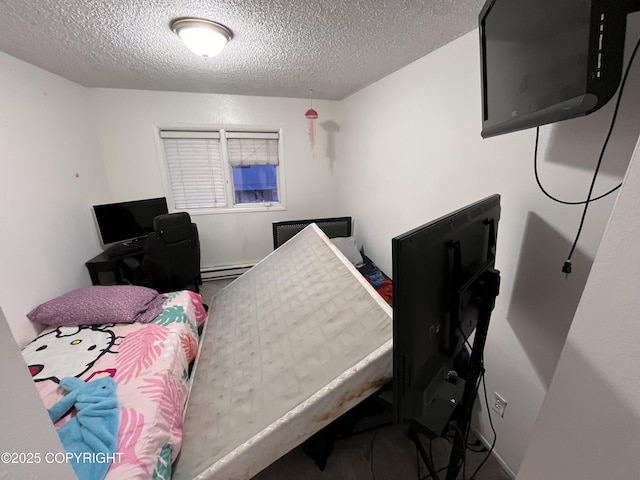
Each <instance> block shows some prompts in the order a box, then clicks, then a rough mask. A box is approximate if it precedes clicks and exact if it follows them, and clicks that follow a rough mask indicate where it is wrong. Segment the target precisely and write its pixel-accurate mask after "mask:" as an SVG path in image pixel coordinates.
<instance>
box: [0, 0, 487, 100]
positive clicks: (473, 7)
mask: <svg viewBox="0 0 640 480" xmlns="http://www.w3.org/2000/svg"><path fill="white" fill-rule="evenodd" d="M483 3H484V0H422V1H420V0H382V1H377V0H319V1H312V0H307V1H304V0H290V1H286V0H111V1H110V0H104V1H98V0H55V1H54V0H0V51H3V52H5V53H8V54H9V55H12V56H14V57H17V58H20V59H22V60H24V61H26V62H29V63H31V64H33V65H36V66H38V67H41V68H43V69H45V70H48V71H50V72H53V73H56V74H58V75H60V76H62V77H65V78H67V79H69V80H72V81H74V82H77V83H79V84H81V85H84V86H88V87H106V88H132V89H144V90H169V91H184V92H202V93H227V94H241V95H266V96H279V97H308V96H309V89H313V96H314V98H321V99H332V100H337V99H342V98H344V97H346V96H348V95H350V94H352V93H354V92H356V91H358V90H360V89H362V88H364V87H365V86H367V85H369V84H371V83H373V82H375V81H376V80H379V79H380V78H382V77H384V76H386V75H388V74H389V73H391V72H393V71H395V70H398V69H399V68H401V67H403V66H405V65H407V64H409V63H411V62H412V61H414V60H416V59H418V58H420V57H422V56H424V55H426V54H427V53H429V52H431V51H433V50H435V49H436V48H438V47H440V46H442V45H444V44H446V43H448V42H450V41H452V40H454V39H455V38H457V37H459V36H461V35H463V34H465V33H467V32H469V31H471V30H473V29H474V28H476V26H477V19H478V13H479V12H480V9H481V8H482V4H483ZM184 16H193V17H203V18H208V19H210V20H214V21H216V22H219V23H222V24H224V25H226V26H227V27H229V28H230V29H231V31H232V32H233V35H234V37H233V39H232V40H231V42H230V43H229V44H228V45H227V47H226V48H225V50H224V51H223V52H222V53H221V54H220V55H219V56H217V57H215V58H212V59H209V60H204V59H202V58H200V57H198V56H196V55H195V54H193V53H191V52H190V51H189V50H187V48H186V47H185V46H184V45H183V44H182V42H181V41H180V39H179V38H178V37H177V35H175V34H174V33H173V32H172V31H171V30H170V29H169V23H170V22H171V20H172V19H174V18H177V17H184Z"/></svg>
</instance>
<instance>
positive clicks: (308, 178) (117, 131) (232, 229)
mask: <svg viewBox="0 0 640 480" xmlns="http://www.w3.org/2000/svg"><path fill="white" fill-rule="evenodd" d="M87 92H88V95H89V98H90V103H91V111H92V117H93V120H94V122H95V125H96V135H97V138H98V142H99V145H100V150H101V153H102V157H103V158H104V164H105V168H106V171H107V175H108V179H109V183H110V186H111V189H112V192H113V201H124V200H134V199H139V198H145V197H152V196H164V195H166V192H165V186H164V184H163V179H162V175H161V168H162V166H161V162H163V161H164V159H163V157H162V153H161V151H158V149H159V147H158V142H157V138H156V136H157V131H156V129H157V128H161V127H165V128H166V127H174V128H222V127H225V128H229V127H233V126H240V127H261V126H262V127H268V128H281V129H282V141H283V147H284V157H285V158H284V168H285V172H286V185H285V190H286V210H276V209H274V210H271V211H259V212H255V211H253V212H252V211H246V212H242V211H238V212H228V213H209V214H206V213H205V214H198V213H194V212H192V219H193V220H194V221H195V223H196V224H197V225H198V230H199V233H200V244H201V249H202V268H203V269H209V268H216V267H225V266H232V265H245V264H251V263H255V262H257V261H259V260H261V259H262V258H263V257H264V256H266V255H267V254H269V253H270V252H271V251H272V249H273V242H272V236H271V231H272V230H271V224H272V222H276V221H282V220H295V219H300V218H319V217H328V216H335V210H336V195H335V184H336V182H335V178H334V177H333V166H334V165H333V163H334V159H335V137H336V131H335V128H336V124H335V122H334V121H333V116H334V113H333V108H334V104H335V102H331V101H325V100H321V101H314V103H313V105H314V108H315V109H316V110H317V111H318V113H319V119H318V121H317V123H316V126H315V132H316V136H315V147H314V148H311V144H310V142H309V136H308V123H307V119H306V118H305V117H304V112H305V111H306V110H307V109H308V108H309V100H308V99H299V98H275V97H257V96H242V95H218V94H200V93H184V92H167V91H142V90H119V89H101V88H92V89H87ZM170 208H171V207H170Z"/></svg>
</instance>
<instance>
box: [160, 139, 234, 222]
mask: <svg viewBox="0 0 640 480" xmlns="http://www.w3.org/2000/svg"><path fill="white" fill-rule="evenodd" d="M160 136H161V138H162V141H163V143H164V149H165V155H166V159H167V167H168V170H169V172H168V173H169V183H170V187H171V193H172V196H173V201H174V204H175V208H176V209H178V210H182V209H198V208H211V207H226V206H227V198H226V193H225V175H224V166H223V163H222V155H221V153H220V138H219V134H218V132H179V131H178V132H169V131H163V132H160Z"/></svg>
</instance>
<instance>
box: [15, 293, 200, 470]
mask: <svg viewBox="0 0 640 480" xmlns="http://www.w3.org/2000/svg"><path fill="white" fill-rule="evenodd" d="M205 318H206V312H205V310H204V308H203V306H202V299H201V298H200V295H198V294H196V293H193V292H189V291H181V292H174V293H170V294H167V299H166V301H165V302H164V304H163V311H162V313H161V314H160V315H158V316H157V317H156V318H155V319H154V320H152V321H151V322H150V323H147V324H142V323H129V324H123V323H121V324H105V325H80V326H73V327H58V328H54V327H50V328H47V329H46V330H44V331H43V332H42V334H41V335H40V336H39V337H38V338H36V339H35V340H34V341H33V342H31V343H30V344H29V345H27V346H26V347H25V349H24V350H23V352H22V354H23V357H24V359H25V361H26V363H27V365H28V366H29V370H30V371H31V374H32V376H33V379H34V381H35V382H36V388H37V389H38V391H39V393H40V395H41V397H42V399H43V401H44V404H45V407H46V408H51V406H53V405H54V404H55V403H56V402H57V401H58V400H60V399H61V398H62V397H63V396H64V393H65V391H64V389H62V388H60V387H59V382H60V379H62V378H64V377H77V378H80V379H82V380H85V381H88V380H92V379H95V378H101V377H105V376H111V377H112V378H113V379H114V381H115V382H116V385H117V397H118V402H119V405H120V427H119V431H118V444H117V447H116V454H115V455H114V457H113V463H112V464H111V467H110V468H109V470H108V472H107V475H106V477H105V478H106V480H115V479H123V478H126V479H131V480H138V479H139V480H141V479H149V478H154V479H156V478H167V479H169V478H170V477H171V464H172V462H173V460H175V459H176V457H177V455H178V452H179V450H180V446H181V442H182V417H183V411H184V405H185V401H186V397H187V393H188V381H189V364H190V362H191V361H193V360H194V358H195V356H196V354H197V352H198V327H199V326H200V325H202V324H203V323H204V321H205ZM73 414H74V412H73V410H72V411H71V413H70V414H69V415H67V416H66V417H64V418H63V419H61V420H60V421H59V422H58V423H56V426H60V425H62V424H64V422H66V421H67V420H68V419H69V418H70V416H71V415H73Z"/></svg>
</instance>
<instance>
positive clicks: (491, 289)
mask: <svg viewBox="0 0 640 480" xmlns="http://www.w3.org/2000/svg"><path fill="white" fill-rule="evenodd" d="M499 290H500V272H499V271H498V270H495V269H490V270H487V271H486V272H484V273H483V274H482V275H481V276H480V278H478V292H479V294H480V308H479V310H478V321H477V324H476V333H475V336H474V339H473V349H472V351H471V358H470V359H469V373H468V375H467V378H466V381H465V383H464V391H463V393H462V400H461V401H460V403H459V404H458V406H457V408H456V409H455V410H454V411H453V414H452V415H451V417H450V419H449V421H448V422H446V423H447V424H448V425H451V426H453V428H454V429H455V430H456V432H459V433H458V434H457V435H455V436H454V441H453V446H452V448H451V454H450V456H449V465H448V467H447V476H446V480H455V479H456V477H457V476H458V472H459V471H460V467H461V466H462V461H463V459H464V454H465V450H466V442H467V437H468V435H469V430H470V428H471V415H472V414H473V404H474V402H475V398H476V393H477V387H478V385H479V382H480V379H481V376H482V375H483V373H484V346H485V343H486V340H487V334H488V332H489V321H490V319H491V312H492V311H493V307H494V306H495V301H496V297H497V296H498V292H499ZM413 423H414V424H415V427H418V428H420V429H422V428H424V429H425V430H427V431H430V430H431V429H429V428H428V426H426V425H421V423H420V421H419V419H414V422H413ZM415 427H414V425H411V426H410V427H409V431H408V433H407V436H408V438H409V440H411V441H412V442H414V443H415V444H416V448H417V449H418V453H419V454H420V456H421V457H422V460H423V461H424V464H425V465H426V467H427V470H429V474H430V475H431V477H432V478H433V479H434V480H439V478H440V477H439V476H438V474H437V472H436V470H435V468H434V467H433V463H432V461H431V458H430V457H429V455H428V454H427V451H426V450H425V448H424V446H423V445H422V443H421V442H420V438H419V437H418V434H417V431H416V429H415Z"/></svg>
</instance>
